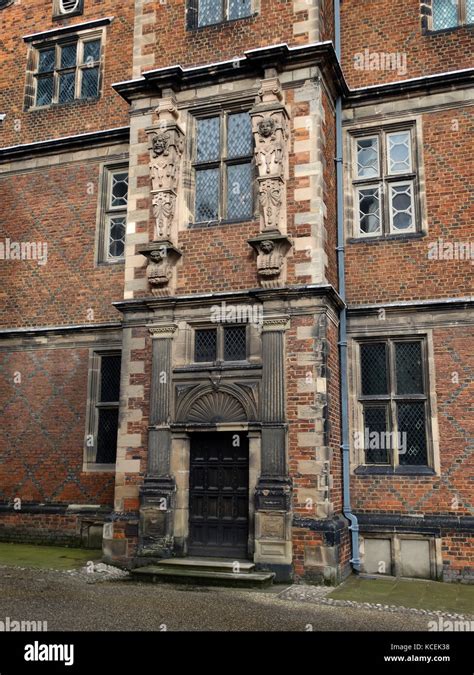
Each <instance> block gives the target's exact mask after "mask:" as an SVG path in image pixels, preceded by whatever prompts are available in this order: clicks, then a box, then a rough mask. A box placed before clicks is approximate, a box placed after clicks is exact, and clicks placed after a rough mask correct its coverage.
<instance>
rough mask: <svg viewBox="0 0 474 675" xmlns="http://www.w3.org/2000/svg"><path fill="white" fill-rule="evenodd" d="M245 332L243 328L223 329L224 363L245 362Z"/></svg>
mask: <svg viewBox="0 0 474 675" xmlns="http://www.w3.org/2000/svg"><path fill="white" fill-rule="evenodd" d="M246 357H247V332H246V329H245V326H232V327H229V328H224V361H245V359H246Z"/></svg>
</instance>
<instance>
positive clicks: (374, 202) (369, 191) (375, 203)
mask: <svg viewBox="0 0 474 675" xmlns="http://www.w3.org/2000/svg"><path fill="white" fill-rule="evenodd" d="M358 195H359V227H360V231H361V233H362V234H378V233H380V231H381V223H380V188H378V187H374V188H364V189H362V188H360V189H359V190H358Z"/></svg>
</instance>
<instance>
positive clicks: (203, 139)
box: [196, 117, 221, 162]
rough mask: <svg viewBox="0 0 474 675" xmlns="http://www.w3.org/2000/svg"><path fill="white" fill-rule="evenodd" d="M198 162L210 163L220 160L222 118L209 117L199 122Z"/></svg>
mask: <svg viewBox="0 0 474 675" xmlns="http://www.w3.org/2000/svg"><path fill="white" fill-rule="evenodd" d="M196 145H197V153H196V161H197V162H210V161H215V160H218V159H220V155H221V150H220V148H221V142H220V118H219V117H209V118H207V119H203V120H198V121H197V141H196Z"/></svg>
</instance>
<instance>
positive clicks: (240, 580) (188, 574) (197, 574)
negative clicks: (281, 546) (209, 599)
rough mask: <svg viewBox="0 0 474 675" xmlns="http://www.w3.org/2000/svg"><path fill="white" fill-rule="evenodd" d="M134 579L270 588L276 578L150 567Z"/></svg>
mask: <svg viewBox="0 0 474 675" xmlns="http://www.w3.org/2000/svg"><path fill="white" fill-rule="evenodd" d="M131 574H132V578H133V579H135V580H136V581H147V582H149V583H160V582H169V583H177V584H195V585H201V586H239V587H245V586H247V587H255V586H258V587H262V586H269V585H270V584H271V583H272V581H273V578H274V576H275V575H274V574H273V572H244V573H237V574H234V573H233V572H219V571H216V570H214V569H211V570H204V569H195V568H192V567H185V566H181V567H180V566H176V567H171V566H166V565H161V564H160V565H149V566H147V567H139V568H137V569H134V570H132V573H131Z"/></svg>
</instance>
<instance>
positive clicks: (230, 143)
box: [227, 112, 253, 157]
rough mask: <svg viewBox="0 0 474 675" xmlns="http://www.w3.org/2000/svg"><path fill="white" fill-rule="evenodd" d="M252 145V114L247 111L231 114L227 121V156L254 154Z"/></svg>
mask: <svg viewBox="0 0 474 675" xmlns="http://www.w3.org/2000/svg"><path fill="white" fill-rule="evenodd" d="M252 147H253V138H252V126H251V123H250V115H249V114H248V113H246V112H244V113H237V114H236V115H229V117H228V121H227V156H228V157H246V156H248V155H251V154H252Z"/></svg>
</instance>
